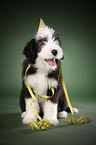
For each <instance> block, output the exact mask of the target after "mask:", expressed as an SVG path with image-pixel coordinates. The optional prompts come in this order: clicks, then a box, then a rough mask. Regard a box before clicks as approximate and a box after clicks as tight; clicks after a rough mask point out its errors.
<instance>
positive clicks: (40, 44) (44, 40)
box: [37, 37, 48, 48]
mask: <svg viewBox="0 0 96 145" xmlns="http://www.w3.org/2000/svg"><path fill="white" fill-rule="evenodd" d="M47 41H48V39H47V38H46V37H44V38H40V39H39V40H38V41H37V44H38V47H39V48H40V47H42V46H43V45H44V44H45V42H47Z"/></svg>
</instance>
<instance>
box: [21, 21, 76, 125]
mask: <svg viewBox="0 0 96 145" xmlns="http://www.w3.org/2000/svg"><path fill="white" fill-rule="evenodd" d="M23 54H24V55H25V56H26V59H25V60H24V62H23V71H22V90H21V94H20V107H21V110H22V114H21V117H22V118H23V120H22V122H23V123H24V124H28V123H30V122H34V121H37V116H36V115H35V114H34V113H33V112H32V110H31V108H30V104H31V102H32V97H31V96H30V93H29V91H28V88H27V85H26V81H25V71H26V68H27V67H28V64H31V65H32V66H31V68H30V69H29V70H28V72H27V79H28V83H29V86H30V87H31V89H32V90H34V91H36V92H37V93H38V94H39V95H40V96H44V95H47V96H51V95H52V92H51V90H50V88H51V87H54V92H55V93H54V95H53V97H52V98H50V99H45V98H39V97H38V95H36V94H34V95H35V97H36V100H35V101H34V102H33V103H32V105H33V108H34V110H35V111H36V112H37V113H38V114H40V112H42V113H43V117H44V118H47V119H48V120H49V121H50V122H51V125H56V124H58V123H59V121H58V118H66V117H67V115H68V114H67V111H70V109H69V108H68V107H67V102H66V98H65V94H64V91H63V88H62V82H61V75H60V73H59V68H58V64H60V63H61V60H62V59H64V55H63V50H62V48H61V42H60V39H59V37H58V35H57V34H56V33H55V31H54V30H53V28H49V27H48V26H46V25H45V24H44V25H43V27H42V31H40V32H37V34H36V37H35V38H34V39H32V40H31V41H29V42H28V43H27V44H26V46H25V48H24V51H23ZM73 110H74V112H78V110H77V109H76V108H74V109H73Z"/></svg>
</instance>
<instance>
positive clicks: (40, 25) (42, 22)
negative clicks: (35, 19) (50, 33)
mask: <svg viewBox="0 0 96 145" xmlns="http://www.w3.org/2000/svg"><path fill="white" fill-rule="evenodd" d="M45 26H46V25H45V23H44V21H43V20H42V18H41V19H40V24H39V28H38V32H37V33H39V32H41V31H42V29H43V28H44V27H45Z"/></svg>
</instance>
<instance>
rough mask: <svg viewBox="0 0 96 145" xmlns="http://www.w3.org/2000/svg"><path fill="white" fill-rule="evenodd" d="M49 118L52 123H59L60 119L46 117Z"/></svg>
mask: <svg viewBox="0 0 96 145" xmlns="http://www.w3.org/2000/svg"><path fill="white" fill-rule="evenodd" d="M44 118H47V119H48V120H49V121H50V125H57V124H59V121H58V119H57V118H48V117H44Z"/></svg>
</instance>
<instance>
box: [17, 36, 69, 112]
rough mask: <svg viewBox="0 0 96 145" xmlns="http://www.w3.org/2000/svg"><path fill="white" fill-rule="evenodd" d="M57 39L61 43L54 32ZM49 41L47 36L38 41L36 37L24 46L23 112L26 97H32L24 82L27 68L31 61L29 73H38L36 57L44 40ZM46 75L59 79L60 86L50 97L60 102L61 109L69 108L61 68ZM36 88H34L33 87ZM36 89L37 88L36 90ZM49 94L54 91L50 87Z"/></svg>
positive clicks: (21, 95) (21, 105)
mask: <svg viewBox="0 0 96 145" xmlns="http://www.w3.org/2000/svg"><path fill="white" fill-rule="evenodd" d="M53 37H55V40H58V42H59V44H61V43H60V40H59V38H58V37H57V35H56V34H54V36H53ZM45 41H47V38H43V39H39V40H38V41H37V40H35V39H32V40H31V41H30V42H28V43H27V45H26V46H25V48H24V51H23V54H24V55H25V56H26V60H25V61H24V62H23V71H22V90H21V94H20V107H21V110H22V112H24V111H25V97H27V98H29V97H31V96H30V94H29V92H28V89H27V87H26V85H25V82H24V75H25V70H26V68H27V66H28V64H29V63H31V64H32V67H31V68H30V69H29V70H28V73H27V74H28V75H29V74H35V73H37V69H38V68H35V67H34V64H35V62H36V58H37V57H38V52H40V51H41V49H42V46H43V45H44V42H45ZM56 63H57V65H58V64H60V61H59V60H56ZM46 77H48V78H54V79H56V80H57V81H58V86H57V88H55V94H54V96H53V97H52V98H51V99H50V100H51V101H52V102H53V103H58V109H59V111H64V110H66V108H67V102H66V98H65V94H64V91H63V88H62V82H61V75H60V73H59V68H58V67H57V69H56V70H54V71H52V72H50V73H49V74H48V75H47V76H46ZM32 89H34V88H32ZM35 91H36V90H35ZM47 95H48V96H51V95H52V92H51V90H50V89H48V90H47Z"/></svg>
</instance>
